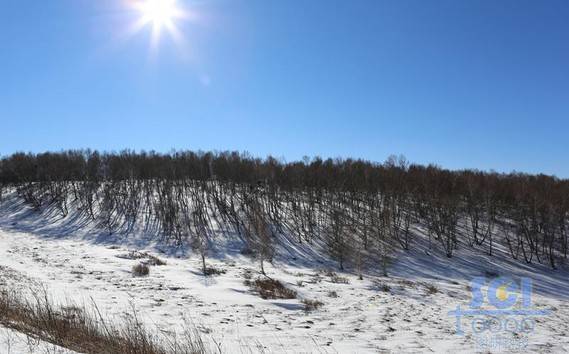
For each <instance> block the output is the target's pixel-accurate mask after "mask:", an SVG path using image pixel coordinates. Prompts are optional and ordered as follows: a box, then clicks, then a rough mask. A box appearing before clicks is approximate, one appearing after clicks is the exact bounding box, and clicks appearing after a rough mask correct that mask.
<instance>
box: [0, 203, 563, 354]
mask: <svg viewBox="0 0 569 354" xmlns="http://www.w3.org/2000/svg"><path fill="white" fill-rule="evenodd" d="M16 210H18V211H16ZM46 218H47V216H46V215H43V216H34V215H33V213H32V212H31V211H24V212H22V211H20V209H19V208H15V207H14V206H13V205H12V206H8V207H3V208H0V286H2V285H3V286H6V287H9V288H20V289H23V290H25V289H35V290H36V291H40V289H41V288H42V287H44V286H45V287H46V288H47V289H48V292H49V293H50V294H51V296H53V298H54V300H56V301H57V302H60V303H74V304H84V305H85V306H87V307H88V306H90V304H93V303H96V304H97V306H98V308H99V310H100V311H101V312H102V313H103V314H105V316H108V317H110V318H114V319H116V320H119V319H120V318H121V317H122V316H128V314H129V313H131V312H132V308H133V307H134V308H135V309H136V310H137V311H138V315H139V316H140V318H142V319H143V320H144V322H145V323H146V324H147V325H148V326H150V327H151V328H156V329H160V330H162V331H167V332H170V333H176V332H178V333H179V332H181V331H182V330H183V328H184V327H185V326H187V325H188V324H191V325H192V326H195V327H196V328H197V330H198V331H199V332H200V333H201V335H202V337H203V339H204V340H205V341H206V343H207V345H208V346H209V347H210V348H211V349H212V350H214V351H217V350H218V349H221V351H222V352H227V353H257V352H266V353H299V352H304V353H383V352H385V353H417V352H437V353H444V352H454V353H463V352H464V353H467V352H468V353H469V352H477V351H481V352H488V351H489V350H481V349H480V348H479V347H477V343H476V341H475V338H474V337H473V336H472V334H471V333H467V334H466V335H465V336H458V335H456V334H455V319H454V318H453V317H451V316H449V314H448V313H449V311H453V310H455V309H456V306H457V305H459V304H460V305H462V306H467V304H468V302H469V301H470V297H471V292H470V290H469V288H468V285H469V282H470V280H471V279H472V277H474V276H479V275H481V274H484V272H489V271H493V272H498V273H499V274H508V275H512V276H515V277H520V276H531V277H532V278H533V279H534V290H535V291H534V294H533V302H534V304H535V305H536V306H538V307H540V308H547V309H551V310H552V313H551V314H550V315H549V316H547V317H544V318H540V319H538V323H537V324H536V328H535V332H534V333H531V334H530V336H529V338H528V342H529V347H528V348H527V349H526V350H527V351H531V352H541V353H558V352H567V351H569V327H568V324H567V323H568V322H569V321H568V320H569V304H568V302H567V299H568V298H569V296H568V294H569V286H568V283H567V280H566V279H568V278H567V275H568V272H567V270H566V269H559V270H556V271H552V270H550V269H548V268H547V267H546V266H541V265H525V264H522V263H520V262H517V261H513V260H510V259H509V258H508V257H507V256H506V255H505V254H503V250H502V253H500V249H499V248H497V251H496V255H494V256H493V257H489V256H487V255H485V254H484V253H483V252H479V251H476V252H475V251H472V250H470V249H467V248H462V249H460V250H459V251H457V253H456V256H455V257H453V258H451V259H447V258H446V257H445V256H444V255H442V254H440V253H439V252H437V251H436V250H428V247H427V243H426V238H425V237H424V236H422V235H423V233H422V230H421V229H420V228H418V229H416V230H415V241H414V242H415V243H414V248H413V250H412V251H409V252H404V251H399V252H398V254H397V256H396V260H394V262H393V264H392V266H391V268H390V276H389V277H381V276H378V275H376V274H365V275H364V279H363V280H359V279H358V277H357V276H356V275H355V274H353V273H350V272H338V271H337V270H334V271H335V272H336V273H337V274H338V276H340V277H344V278H346V279H347V281H348V283H346V284H345V283H334V282H332V281H331V277H330V276H329V275H327V271H326V270H327V269H331V267H332V266H333V264H329V263H326V262H325V261H324V259H325V257H318V254H320V252H319V251H318V250H315V249H314V247H315V246H314V247H312V248H311V247H310V246H308V245H303V246H299V245H297V244H295V243H294V242H293V241H292V240H288V241H287V240H281V241H282V242H281V244H282V249H280V250H279V254H280V257H278V258H277V260H276V261H275V263H274V265H272V266H267V267H266V269H267V273H268V274H269V276H270V277H272V278H275V279H278V280H280V281H282V282H283V283H284V284H285V285H286V286H288V287H290V288H291V289H294V290H295V291H297V292H298V299H294V300H263V299H261V298H260V297H259V296H257V295H256V294H253V293H252V292H251V290H250V289H249V288H248V287H247V286H246V285H245V284H244V280H245V277H244V275H245V273H246V272H251V273H252V274H253V278H255V277H258V276H260V275H259V274H258V269H259V267H258V264H257V263H255V262H254V261H252V260H251V259H249V258H247V257H245V256H243V255H240V254H239V253H238V252H237V251H236V250H237V249H238V247H231V243H232V242H234V241H235V240H227V242H226V243H223V245H221V246H219V247H218V248H217V249H216V252H215V253H213V256H212V257H211V258H209V259H208V265H211V266H214V267H216V268H218V269H223V270H224V271H225V274H221V275H218V276H212V277H203V276H202V275H201V274H200V269H201V261H200V260H199V257H197V256H196V255H192V254H191V252H189V251H188V250H187V249H181V248H176V247H174V246H172V245H168V244H165V243H161V242H159V241H150V240H149V239H148V238H147V237H146V236H145V235H144V234H142V233H140V234H138V236H134V235H130V236H129V237H128V238H127V237H125V238H121V237H116V236H115V237H107V235H104V234H103V233H100V234H98V233H97V232H96V230H93V229H88V228H86V227H71V226H70V224H69V221H63V220H50V222H49V223H48V222H47V221H46ZM135 235H137V234H136V233H135ZM134 249H139V250H145V251H146V252H148V253H150V254H152V255H154V256H157V257H159V258H160V259H163V260H165V261H166V262H167V264H166V265H164V266H152V267H151V270H150V275H149V276H147V277H133V276H132V274H131V268H132V267H133V266H134V265H136V264H138V262H139V261H140V260H136V259H129V258H128V257H124V256H125V255H126V254H128V253H129V252H130V251H131V250H134ZM429 286H434V287H435V288H436V292H433V291H431V290H430V287H429ZM333 292H335V294H337V296H331V294H332V293H333ZM332 295H334V294H332ZM302 299H312V300H320V301H322V302H323V303H324V305H323V307H322V308H320V309H317V310H314V311H312V312H306V311H305V310H304V306H303V304H302V303H301V300H302ZM6 338H16V339H17V340H16V341H11V342H10V344H8V342H7V339H6ZM14 343H16V344H14ZM42 345H45V343H44V344H42ZM10 348H11V349H10ZM10 350H11V352H12V353H27V352H31V351H29V349H28V347H27V344H26V340H25V337H23V336H22V335H20V334H17V333H14V332H13V331H10V330H7V329H0V353H10ZM44 352H45V350H44Z"/></svg>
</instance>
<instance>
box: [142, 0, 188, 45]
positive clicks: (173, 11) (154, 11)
mask: <svg viewBox="0 0 569 354" xmlns="http://www.w3.org/2000/svg"><path fill="white" fill-rule="evenodd" d="M134 8H135V9H136V10H137V11H138V13H139V15H140V17H139V19H138V21H137V22H136V23H135V24H134V25H133V27H132V30H131V31H132V32H133V33H134V32H138V31H140V30H141V29H142V28H143V27H146V26H152V46H153V47H156V45H157V44H158V41H159V40H160V36H161V33H162V30H163V29H166V31H167V32H168V33H169V34H170V36H172V37H173V38H174V40H176V41H178V42H179V41H180V40H181V33H180V31H179V30H178V27H177V26H176V23H177V22H178V21H181V20H184V19H187V17H188V15H187V13H186V11H185V10H184V9H182V7H180V6H179V4H178V2H177V1H176V0H135V1H134Z"/></svg>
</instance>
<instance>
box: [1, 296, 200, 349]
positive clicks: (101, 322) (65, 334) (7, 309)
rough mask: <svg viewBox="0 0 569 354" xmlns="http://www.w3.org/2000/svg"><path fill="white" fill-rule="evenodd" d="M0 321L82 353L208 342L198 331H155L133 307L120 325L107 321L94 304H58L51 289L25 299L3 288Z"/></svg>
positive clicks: (182, 346) (181, 346)
mask: <svg viewBox="0 0 569 354" xmlns="http://www.w3.org/2000/svg"><path fill="white" fill-rule="evenodd" d="M0 324H1V325H3V326H5V327H7V328H11V329H14V330H16V331H19V332H21V333H23V334H26V335H28V336H30V337H33V338H36V339H41V340H43V341H46V342H49V343H52V344H55V345H58V346H61V347H65V348H67V349H70V350H73V351H77V352H81V353H97V354H99V353H101V354H198V353H200V354H201V353H206V352H207V350H206V349H205V345H204V343H203V341H202V339H201V338H200V336H199V334H198V333H197V332H196V331H195V330H191V329H188V330H186V331H185V333H184V334H183V335H182V336H180V337H168V336H166V335H164V334H160V335H155V334H152V333H151V332H150V331H149V330H148V329H147V328H146V327H145V326H144V324H143V323H142V322H141V321H140V319H139V317H138V316H137V314H136V310H135V309H134V308H133V309H132V311H131V313H130V315H129V316H127V318H126V319H125V320H124V322H122V323H120V324H116V323H113V322H111V321H108V320H105V319H104V317H103V316H102V315H101V313H100V311H99V310H98V308H97V307H96V305H94V309H93V311H91V312H89V311H87V310H86V309H85V308H84V307H77V306H66V307H62V306H61V307H58V306H55V305H54V304H53V302H52V301H50V299H49V297H48V294H47V291H43V292H42V293H41V295H36V296H34V297H33V299H30V300H25V297H22V296H20V294H18V293H16V292H10V291H6V290H0Z"/></svg>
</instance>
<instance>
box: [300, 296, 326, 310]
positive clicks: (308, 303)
mask: <svg viewBox="0 0 569 354" xmlns="http://www.w3.org/2000/svg"><path fill="white" fill-rule="evenodd" d="M301 302H302V303H303V304H304V311H306V312H309V311H314V310H318V309H319V308H320V307H322V306H323V305H324V303H323V302H322V301H318V300H308V299H304V300H302V301H301Z"/></svg>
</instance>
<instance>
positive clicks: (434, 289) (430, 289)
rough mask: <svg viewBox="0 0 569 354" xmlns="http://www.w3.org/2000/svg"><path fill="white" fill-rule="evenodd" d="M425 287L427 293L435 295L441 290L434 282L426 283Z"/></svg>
mask: <svg viewBox="0 0 569 354" xmlns="http://www.w3.org/2000/svg"><path fill="white" fill-rule="evenodd" d="M425 287H426V288H427V294H429V295H433V294H436V293H438V292H439V289H438V288H437V287H436V286H435V285H433V284H426V285H425Z"/></svg>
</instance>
